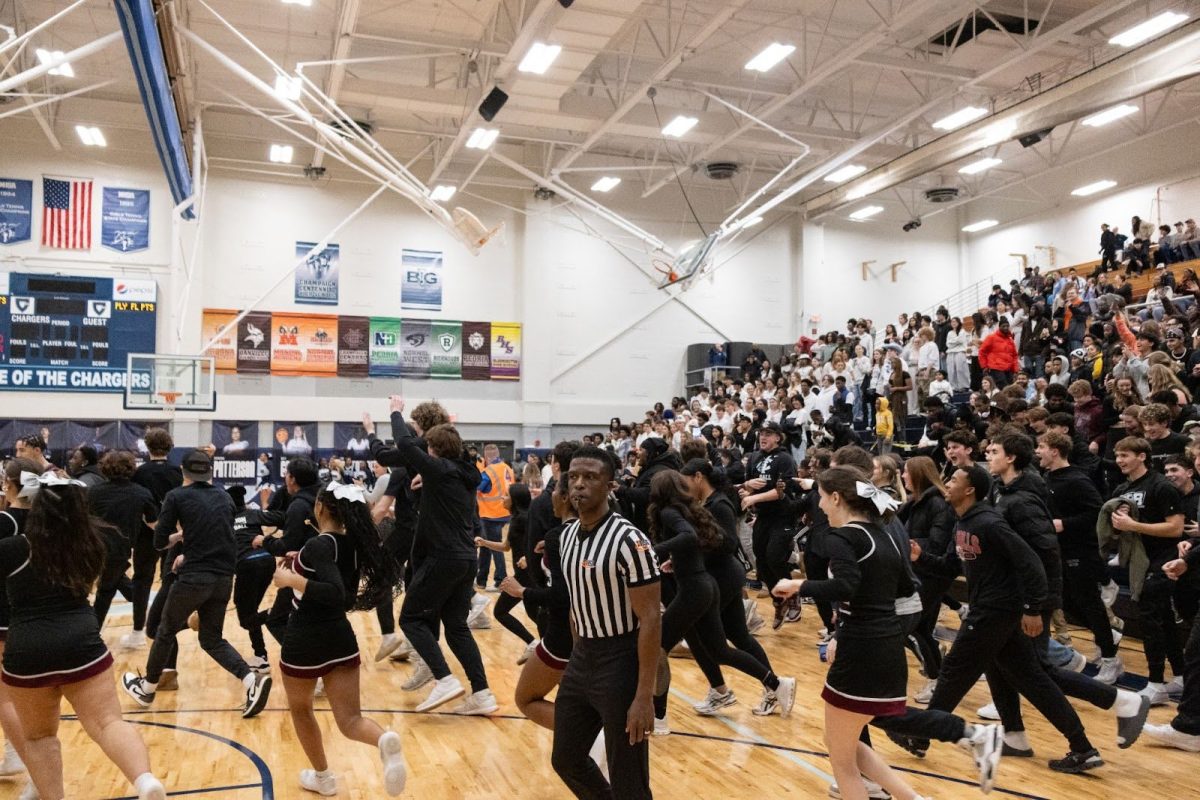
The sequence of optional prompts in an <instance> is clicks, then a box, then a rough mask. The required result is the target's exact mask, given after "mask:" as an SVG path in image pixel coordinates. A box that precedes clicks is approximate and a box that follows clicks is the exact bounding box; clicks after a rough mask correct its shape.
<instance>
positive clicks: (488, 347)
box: [462, 322, 492, 381]
mask: <svg viewBox="0 0 1200 800" xmlns="http://www.w3.org/2000/svg"><path fill="white" fill-rule="evenodd" d="M462 376H463V380H465V381H490V380H491V379H492V323H490V322H464V323H463V324H462Z"/></svg>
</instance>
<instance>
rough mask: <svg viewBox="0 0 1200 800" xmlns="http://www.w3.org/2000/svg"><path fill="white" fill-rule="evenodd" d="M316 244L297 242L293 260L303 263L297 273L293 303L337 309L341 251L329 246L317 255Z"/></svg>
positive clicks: (335, 246) (332, 245) (331, 245)
mask: <svg viewBox="0 0 1200 800" xmlns="http://www.w3.org/2000/svg"><path fill="white" fill-rule="evenodd" d="M316 246H317V245H316V243H315V242H296V258H304V263H303V264H301V265H300V267H299V268H298V269H297V270H296V298H295V299H296V302H297V303H301V304H307V305H317V306H336V305H337V302H338V272H339V271H340V269H341V248H339V247H338V245H336V244H328V245H326V246H325V248H324V249H323V250H321V251H320V252H319V253H318V252H316V250H315V248H316Z"/></svg>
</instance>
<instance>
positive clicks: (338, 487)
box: [325, 481, 367, 503]
mask: <svg viewBox="0 0 1200 800" xmlns="http://www.w3.org/2000/svg"><path fill="white" fill-rule="evenodd" d="M325 488H326V490H327V491H330V492H333V496H334V497H336V498H337V499H338V500H346V501H349V502H351V503H366V502H367V495H366V492H364V491H363V490H362V487H361V486H355V485H354V484H353V483H339V482H337V481H331V482H330V484H329V485H328V486H327V487H325Z"/></svg>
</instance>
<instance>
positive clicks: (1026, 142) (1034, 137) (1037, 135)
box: [1017, 128, 1054, 147]
mask: <svg viewBox="0 0 1200 800" xmlns="http://www.w3.org/2000/svg"><path fill="white" fill-rule="evenodd" d="M1052 130H1054V128H1042V129H1041V130H1040V131H1034V132H1033V133H1027V134H1025V135H1024V136H1018V137H1017V141H1018V142H1020V143H1021V147H1033V146H1034V145H1035V144H1037V143H1038V142H1040V141H1042V140H1043V139H1045V138H1046V137H1047V136H1049V135H1050V132H1051V131H1052Z"/></svg>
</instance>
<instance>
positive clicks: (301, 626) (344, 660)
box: [279, 614, 362, 680]
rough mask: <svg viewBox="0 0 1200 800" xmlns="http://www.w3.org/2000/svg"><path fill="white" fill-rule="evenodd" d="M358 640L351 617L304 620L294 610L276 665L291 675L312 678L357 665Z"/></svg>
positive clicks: (358, 661)
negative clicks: (313, 621)
mask: <svg viewBox="0 0 1200 800" xmlns="http://www.w3.org/2000/svg"><path fill="white" fill-rule="evenodd" d="M361 663H362V662H361V661H360V660H359V656H358V640H357V639H355V638H354V629H353V628H352V627H350V620H348V619H346V618H345V617H343V618H342V619H340V620H337V621H336V622H321V623H305V622H304V621H303V620H297V619H296V615H295V614H293V615H292V617H291V619H289V620H288V626H287V630H286V631H285V632H284V635H283V646H282V647H281V648H280V652H279V669H280V670H282V672H283V674H284V675H288V676H290V677H292V678H308V679H313V680H315V679H316V678H321V677H324V676H325V675H328V674H329V673H330V672H333V671H334V670H335V669H340V668H342V667H354V668H358V666H359V664H361Z"/></svg>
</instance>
